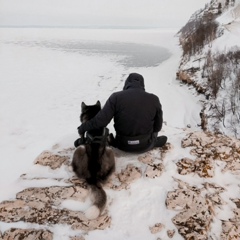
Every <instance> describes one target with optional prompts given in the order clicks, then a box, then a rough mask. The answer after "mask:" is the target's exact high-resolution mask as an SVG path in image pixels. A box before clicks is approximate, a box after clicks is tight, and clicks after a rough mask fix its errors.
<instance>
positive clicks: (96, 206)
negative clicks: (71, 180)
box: [85, 183, 107, 219]
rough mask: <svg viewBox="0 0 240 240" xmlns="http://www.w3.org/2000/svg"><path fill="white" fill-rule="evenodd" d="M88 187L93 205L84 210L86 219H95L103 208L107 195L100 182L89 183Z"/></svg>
mask: <svg viewBox="0 0 240 240" xmlns="http://www.w3.org/2000/svg"><path fill="white" fill-rule="evenodd" d="M90 188H91V200H92V202H93V205H92V206H91V207H90V208H88V209H87V210H86V212H85V215H86V217H87V218H88V219H95V218H97V217H98V216H99V215H100V214H101V212H102V210H103V209H104V207H105V205H106V202H107V195H106V192H105V191H104V190H103V188H102V186H101V184H100V183H98V184H91V185H90Z"/></svg>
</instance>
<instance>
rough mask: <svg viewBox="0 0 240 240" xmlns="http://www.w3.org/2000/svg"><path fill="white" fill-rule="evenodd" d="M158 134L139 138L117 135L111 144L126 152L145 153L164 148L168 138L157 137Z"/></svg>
mask: <svg viewBox="0 0 240 240" xmlns="http://www.w3.org/2000/svg"><path fill="white" fill-rule="evenodd" d="M157 135H158V133H152V134H147V135H141V136H137V137H125V136H119V135H117V136H116V138H115V139H114V141H113V144H111V143H110V145H112V146H113V147H116V148H119V149H120V150H123V151H125V152H135V153H143V152H147V151H149V150H151V149H153V148H154V147H162V146H163V145H164V144H165V143H166V142H167V137H166V136H161V137H158V136H157Z"/></svg>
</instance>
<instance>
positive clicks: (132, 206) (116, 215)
mask: <svg viewBox="0 0 240 240" xmlns="http://www.w3.org/2000/svg"><path fill="white" fill-rule="evenodd" d="M135 2H136V1H135ZM163 2H164V4H165V5H167V2H166V1H163ZM181 2H182V1H181ZM183 2H184V3H185V6H186V7H182V6H184V4H178V5H177V6H175V7H176V8H177V7H178V6H181V8H179V12H178V15H177V16H183V15H184V14H185V9H188V7H187V6H189V9H188V12H189V10H190V9H191V10H192V13H193V12H194V11H195V10H197V9H198V8H199V7H200V6H203V5H204V3H206V2H208V1H203V2H201V4H200V1H197V2H198V4H197V5H195V6H192V2H193V1H192V0H188V1H187V0H186V1H183ZM0 3H4V6H5V7H6V6H7V7H6V8H5V10H6V11H5V13H8V11H9V12H10V13H11V14H13V13H18V10H17V8H16V7H15V6H14V1H12V0H11V1H9V3H7V1H5V2H4V1H3V0H0ZM62 3H65V2H64V1H62ZM24 4H26V5H23V6H22V8H24V6H25V7H26V6H29V7H30V9H31V7H32V4H30V2H29V1H27V0H25V3H24ZM27 4H29V5H27ZM174 4H177V1H173V2H172V3H171V4H170V3H169V7H170V8H171V7H173V6H174ZM187 4H189V5H187ZM165 5H164V6H165ZM22 8H21V9H22ZM3 9H4V8H3ZM21 9H20V10H19V14H20V15H21V14H24V13H25V9H24V10H23V11H21ZM26 9H27V8H26ZM1 11H2V12H3V11H4V10H1ZM63 12H64V11H63ZM38 13H41V11H40V10H39V12H38ZM48 14H49V16H51V14H52V12H51V11H50V10H49V12H48ZM56 14H57V13H56ZM5 15H6V14H5ZM21 16H22V15H21ZM60 16H61V14H60ZM64 16H65V17H66V18H67V16H66V15H64ZM28 17H29V16H27V17H26V19H29V18H28ZM32 17H33V16H32ZM164 17H166V15H164ZM168 17H169V21H171V22H173V21H174V18H173V16H172V15H169V16H168ZM185 17H186V16H185ZM33 18H34V17H33ZM178 20H179V18H176V20H175V25H174V24H172V25H171V27H172V26H173V25H174V27H177V28H171V29H168V28H159V29H138V30H136V29H67V28H66V29H57V28H38V29H36V28H0V36H1V38H0V66H1V69H0V91H1V94H0V105H1V107H0V158H1V160H0V161H1V162H0V190H1V191H0V201H3V200H7V199H11V198H14V197H15V194H16V192H17V191H19V190H21V189H23V188H24V187H26V186H23V185H21V184H19V183H18V177H19V176H20V175H21V174H23V173H26V172H28V170H29V169H31V174H33V175H34V174H36V176H40V177H41V176H44V177H50V176H52V174H54V172H52V171H51V170H50V169H49V170H47V172H44V170H43V168H41V167H36V166H34V167H33V161H34V159H35V158H36V157H37V156H38V155H39V154H40V153H41V152H42V151H44V150H45V149H49V148H51V147H52V146H53V145H54V144H59V145H60V147H61V146H62V147H66V148H67V147H71V146H73V142H74V140H75V139H76V138H77V137H78V134H77V129H76V128H77V126H79V124H80V122H79V114H80V108H81V102H82V101H85V102H86V104H94V103H95V102H96V101H97V100H100V101H101V103H102V104H104V103H105V101H106V100H107V98H108V97H109V95H110V94H111V93H112V92H114V91H118V90H121V89H122V87H123V83H124V80H125V79H126V77H127V76H128V74H129V73H131V72H138V73H140V74H142V75H143V76H144V78H145V85H146V90H147V91H148V92H152V93H154V94H156V95H157V96H158V97H159V99H160V101H161V103H162V106H163V113H164V121H165V122H166V124H164V126H163V129H162V131H161V133H160V134H164V135H167V136H168V139H169V142H170V143H171V144H172V145H173V146H174V151H171V152H170V153H169V155H168V156H167V158H166V159H165V160H164V167H165V172H164V173H163V174H162V176H161V177H160V178H159V179H158V180H157V184H153V182H152V180H149V179H139V180H138V181H136V182H135V183H133V184H131V187H130V189H128V190H126V191H119V192H117V191H116V192H113V191H110V190H109V191H107V194H108V195H110V198H111V199H114V201H112V203H111V206H109V211H110V213H109V214H110V215H111V217H112V225H111V227H110V228H109V229H106V230H105V231H98V230H96V231H92V232H91V233H89V234H88V235H87V237H86V239H87V240H92V239H98V240H101V239H115V240H117V239H119V240H120V239H126V240H127V239H131V240H134V239H136V240H141V239H144V240H145V239H149V240H150V239H156V238H155V236H154V235H152V234H151V233H150V231H149V226H151V225H154V224H155V223H156V222H161V223H163V224H164V225H165V226H168V229H176V228H175V226H174V225H173V223H172V221H171V218H172V217H173V216H174V215H175V214H176V213H175V212H173V211H170V210H167V209H166V206H165V199H166V194H167V192H168V191H171V190H173V189H174V187H175V184H176V183H175V182H174V181H173V178H172V177H174V175H175V174H176V165H175V162H176V161H178V160H179V159H180V158H181V157H187V156H188V155H189V151H188V150H186V149H183V148H181V143H180V141H181V139H182V137H183V136H185V132H184V131H183V128H186V127H187V125H190V126H191V129H192V130H196V129H198V130H200V128H199V127H198V124H200V118H199V112H200V110H201V96H198V95H197V94H196V93H195V92H194V91H193V90H191V89H188V87H187V86H185V85H184V86H181V85H180V83H179V82H177V81H176V80H175V74H176V71H177V68H178V65H179V61H180V56H181V50H180V48H179V45H178V39H177V37H176V36H175V34H176V32H177V31H178V30H179V29H178V27H179V25H178V24H179V22H178ZM186 20H187V17H186ZM44 21H46V19H45V20H44ZM8 23H9V22H8ZM226 41H227V40H226ZM69 44H70V48H69ZM76 44H77V45H76ZM79 44H80V45H81V46H84V47H83V49H82V50H79V49H78V48H76V47H75V48H74V46H80V45H79ZM89 44H90V46H91V49H90V50H89V49H86V47H87V46H89ZM94 44H95V46H96V49H93V47H92V46H94ZM111 44H113V45H114V44H117V45H119V46H122V44H126V45H125V46H129V44H133V45H130V46H135V47H136V49H139V50H138V51H139V52H140V53H141V48H143V47H146V48H147V47H149V49H150V48H151V47H152V46H154V47H156V49H158V50H159V51H160V55H161V51H162V52H164V50H166V49H167V51H168V52H169V56H168V58H167V59H166V60H164V61H162V62H158V64H157V65H156V66H155V65H154V66H147V67H146V66H144V64H143V66H137V67H135V66H134V65H130V64H129V63H128V62H127V60H126V59H127V57H129V55H128V53H126V52H124V50H119V51H118V52H116V53H113V52H112V53H108V51H107V50H109V46H111ZM221 44H222V43H221ZM100 45H101V46H105V47H106V52H104V51H103V50H102V49H101V50H99V46H100ZM114 46H116V45H114ZM158 47H159V48H158ZM160 47H162V48H164V49H162V50H161V49H160ZM132 54H133V53H132ZM160 57H161V56H160ZM139 58H140V59H141V60H142V59H144V56H141V55H139ZM149 58H150V57H149ZM109 128H110V130H111V131H113V127H112V123H111V124H110V126H109ZM121 160H122V161H123V162H121V163H119V165H118V168H119V169H121V167H122V166H123V165H124V166H125V165H127V164H128V163H130V162H134V161H135V158H134V156H133V157H131V155H130V157H129V158H128V157H123V158H122V159H121ZM45 171H46V170H45ZM57 171H58V173H57V174H58V175H60V176H63V177H64V176H66V175H67V173H66V172H64V171H65V169H64V168H61V169H59V170H57ZM182 178H183V179H184V181H187V182H189V183H191V184H196V185H199V184H200V182H199V181H200V180H199V178H197V177H196V178H192V177H191V176H184V177H182ZM224 179H225V178H224ZM228 179H229V182H231V181H232V182H236V179H235V178H234V177H232V176H229V178H228ZM214 180H215V181H216V182H219V184H220V185H223V186H225V184H226V185H227V184H228V183H224V182H223V181H224V180H223V178H222V174H221V173H220V172H219V173H218V174H217V175H216V176H215V179H214ZM33 184H35V182H34V183H33ZM41 184H42V186H48V185H51V184H52V181H50V180H49V182H48V181H47V180H44V181H42V182H41ZM58 185H60V183H58ZM28 187H30V186H28ZM231 190H232V191H231ZM234 191H235V189H230V190H229V193H228V197H229V196H231V197H234ZM228 197H226V199H227V198H228ZM111 199H110V201H111ZM87 204H88V202H86V203H82V202H76V201H72V200H66V201H64V202H63V203H62V207H66V208H69V209H73V210H76V209H79V210H84V209H86V208H87ZM226 212H227V211H226ZM221 214H222V215H223V217H224V216H225V217H226V216H228V213H225V214H224V211H222V212H221ZM26 225H27V224H24V223H17V224H6V223H2V222H1V223H0V230H2V231H3V230H6V229H8V228H10V227H12V226H14V227H16V226H26ZM28 226H31V225H30V224H28ZM53 228H54V229H52V230H54V233H55V234H56V236H55V238H56V239H58V240H59V239H68V238H67V236H68V235H69V234H72V235H74V232H73V231H71V230H70V229H69V228H68V227H64V226H55V227H53ZM219 228H220V226H219V223H218V222H217V223H216V225H215V230H214V231H215V232H216V233H217V232H219ZM166 230H167V229H164V231H162V232H161V238H162V239H168V237H167V233H166ZM173 239H174V240H177V239H182V237H181V236H180V235H179V234H177V233H176V234H175V235H174V237H173Z"/></svg>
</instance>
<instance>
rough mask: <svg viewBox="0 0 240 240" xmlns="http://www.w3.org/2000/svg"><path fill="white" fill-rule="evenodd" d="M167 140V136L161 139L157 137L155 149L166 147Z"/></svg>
mask: <svg viewBox="0 0 240 240" xmlns="http://www.w3.org/2000/svg"><path fill="white" fill-rule="evenodd" d="M167 139H168V138H167V137H166V136H159V137H157V139H156V142H155V144H154V147H162V146H164V145H165V144H166V142H167Z"/></svg>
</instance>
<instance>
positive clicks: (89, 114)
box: [80, 101, 101, 123]
mask: <svg viewBox="0 0 240 240" xmlns="http://www.w3.org/2000/svg"><path fill="white" fill-rule="evenodd" d="M81 107H82V113H81V116H80V120H81V122H82V123H83V122H87V121H89V120H90V119H92V118H93V117H94V116H95V115H97V113H98V112H99V111H100V110H101V103H100V101H97V103H96V104H94V105H86V104H85V103H84V102H82V105H81Z"/></svg>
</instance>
